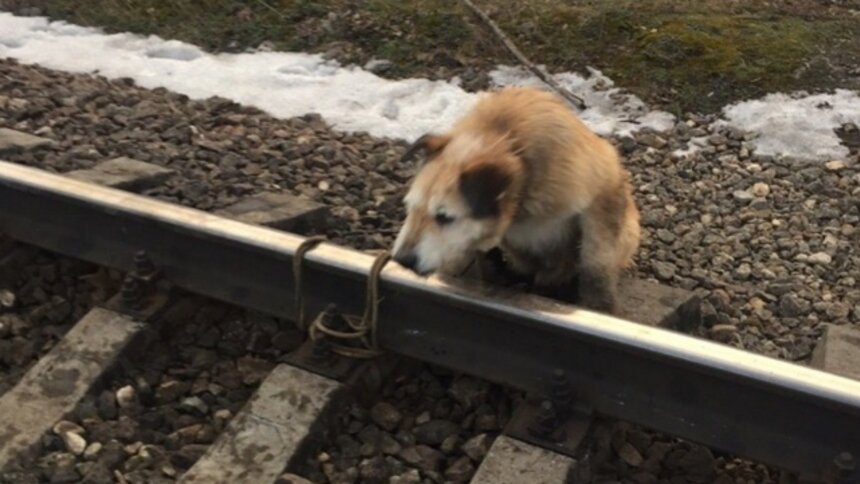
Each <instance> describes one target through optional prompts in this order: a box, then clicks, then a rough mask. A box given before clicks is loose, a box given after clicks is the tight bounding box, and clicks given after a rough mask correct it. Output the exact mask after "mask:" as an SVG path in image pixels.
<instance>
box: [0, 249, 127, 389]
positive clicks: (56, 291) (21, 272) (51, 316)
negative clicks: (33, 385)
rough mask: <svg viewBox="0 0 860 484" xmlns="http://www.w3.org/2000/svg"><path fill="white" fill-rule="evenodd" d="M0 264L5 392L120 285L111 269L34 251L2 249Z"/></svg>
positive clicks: (0, 375) (0, 383)
mask: <svg viewBox="0 0 860 484" xmlns="http://www.w3.org/2000/svg"><path fill="white" fill-rule="evenodd" d="M2 246H3V242H2V240H0V247H2ZM0 260H2V261H3V264H2V266H3V267H2V268H0V394H3V393H4V392H6V390H8V389H10V388H12V387H13V386H14V385H15V384H16V383H17V382H18V380H19V379H20V378H21V376H23V374H24V373H25V372H26V371H27V370H28V369H29V368H30V367H31V366H32V365H33V364H34V363H35V362H36V361H38V359H39V358H40V357H41V356H42V355H44V354H46V353H47V352H48V351H50V349H51V348H53V346H54V345H55V344H56V343H57V341H59V339H60V338H62V337H63V335H64V334H65V333H66V332H67V331H68V330H69V328H71V327H72V325H74V324H75V323H76V322H77V321H78V320H79V319H81V318H82V317H83V316H84V314H86V312H87V311H88V310H89V309H90V308H91V307H93V306H94V305H95V304H98V303H100V302H103V301H105V300H106V298H107V297H110V296H112V295H113V293H114V291H115V290H116V289H117V288H118V287H119V286H118V284H119V281H118V279H117V277H118V275H117V274H115V273H112V271H107V270H104V269H100V268H97V267H95V266H92V265H90V264H86V263H83V262H79V261H74V260H71V259H65V258H60V257H57V256H54V255H52V254H49V253H47V252H44V251H40V250H37V249H35V248H32V247H23V246H11V245H10V247H9V248H8V251H3V250H2V249H0Z"/></svg>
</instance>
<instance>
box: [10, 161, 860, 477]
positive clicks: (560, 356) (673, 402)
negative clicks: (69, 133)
mask: <svg viewBox="0 0 860 484" xmlns="http://www.w3.org/2000/svg"><path fill="white" fill-rule="evenodd" d="M0 232H2V233H5V234H7V235H9V236H10V237H12V238H14V239H18V240H21V241H23V242H27V243H31V244H34V245H37V246H41V247H44V248H46V249H49V250H52V251H56V252H59V253H62V254H66V255H69V256H73V257H78V258H81V259H85V260H89V261H92V262H94V263H97V264H101V265H106V266H110V267H115V268H118V269H124V270H130V269H132V268H133V254H134V253H135V252H136V251H138V250H145V251H146V252H147V253H148V254H149V255H150V257H151V259H152V260H153V261H154V262H155V264H156V265H157V266H158V268H159V269H160V270H161V271H162V273H163V274H164V275H165V277H166V278H168V279H169V280H170V281H171V282H172V283H174V284H176V285H177V286H180V287H184V288H186V289H188V290H191V291H193V292H197V293H200V294H204V295H207V296H211V297H214V298H217V299H220V300H223V301H227V302H230V303H233V304H237V305H240V306H243V307H246V308H249V309H254V310H259V311H262V312H265V313H269V314H272V315H275V316H279V317H284V318H290V317H291V316H293V314H294V311H293V310H294V308H293V307H292V303H293V297H292V295H293V290H294V288H293V282H292V277H291V265H290V264H291V258H292V255H293V254H294V253H295V250H296V248H297V247H298V245H299V244H300V243H301V242H302V241H303V240H304V239H303V238H301V237H298V236H295V235H292V234H288V233H284V232H280V231H276V230H271V229H267V228H263V227H258V226H250V225H246V224H242V223H239V222H236V221H232V220H229V219H225V218H221V217H217V216H214V215H211V214H207V213H205V212H201V211H198V210H194V209H190V208H185V207H179V206H176V205H172V204H169V203H165V202H161V201H158V200H154V199H150V198H146V197H142V196H137V195H134V194H131V193H126V192H122V191H118V190H113V189H109V188H104V187H99V186H94V185H89V184H85V183H81V182H77V181H74V180H71V179H67V178H64V177H62V176H59V175H55V174H50V173H47V172H44V171H40V170H36V169H33V168H27V167H24V166H20V165H15V164H11V163H6V162H0ZM373 260H374V258H373V257H371V256H370V255H367V254H363V253H360V252H357V251H354V250H350V249H345V248H342V247H338V246H335V245H332V244H322V245H321V246H319V247H318V248H317V249H315V250H313V251H312V252H310V253H309V254H308V255H307V256H306V266H305V274H306V282H305V288H306V301H307V307H308V310H309V314H311V313H313V312H314V311H318V310H321V309H322V308H324V307H325V305H327V304H328V303H335V304H337V305H338V306H339V307H341V308H342V309H344V310H346V311H354V312H356V313H359V312H360V311H361V309H362V308H361V305H362V304H363V300H364V291H365V279H366V277H367V274H368V272H369V270H370V267H371V264H372V263H373ZM380 291H381V294H382V297H383V301H382V303H381V305H380V313H379V342H380V344H381V345H382V346H383V347H384V348H385V349H387V350H389V351H392V352H395V353H398V354H402V355H406V356H409V357H412V358H416V359H418V360H422V361H426V362H429V363H434V364H438V365H442V366H445V367H448V368H451V369H454V370H458V371H463V372H465V373H469V374H472V375H475V376H478V377H481V378H486V379H488V380H491V381H495V382H498V383H503V384H507V385H510V386H513V387H515V388H519V389H522V390H526V391H536V392H541V391H544V390H545V389H546V386H547V385H548V382H550V381H551V379H552V372H553V370H555V369H559V368H560V369H563V370H564V371H566V372H567V374H568V375H570V376H571V378H572V381H573V384H574V386H575V388H576V392H577V398H578V399H579V400H580V401H582V402H584V403H586V404H588V405H589V406H591V407H592V408H593V409H594V410H595V411H597V412H599V413H601V414H604V415H607V416H610V417H615V418H619V419H623V420H628V421H631V422H635V423H638V424H641V425H643V426H645V427H648V428H651V429H654V430H657V431H662V432H665V433H668V434H671V435H675V436H678V437H682V438H686V439H689V440H692V441H695V442H699V443H702V444H705V445H708V446H710V447H712V448H715V449H718V450H722V451H727V452H731V453H734V454H736V455H740V456H744V457H748V458H751V459H753V460H757V461H760V462H763V463H766V464H770V465H774V466H777V467H781V468H784V469H788V470H793V471H798V472H801V473H811V474H814V475H820V473H821V472H824V471H825V469H827V468H828V466H829V465H830V464H831V463H832V462H833V459H834V457H835V456H836V455H837V454H839V453H841V452H850V453H852V454H853V455H854V456H860V382H856V381H853V380H849V379H846V378H841V377H838V376H835V375H831V374H827V373H824V372H820V371H816V370H813V369H810V368H807V367H803V366H800V365H796V364H791V363H787V362H783V361H779V360H776V359H772V358H768V357H764V356H759V355H755V354H752V353H748V352H744V351H740V350H737V349H733V348H730V347H727V346H723V345H718V344H715V343H711V342H708V341H705V340H702V339H697V338H692V337H688V336H685V335H682V334H679V333H674V332H670V331H666V330H661V329H657V328H653V327H648V326H645V325H640V324H636V323H633V322H629V321H624V320H621V319H617V318H612V317H609V316H606V315H601V314H598V313H594V312H589V311H585V310H581V309H577V308H573V307H571V306H565V305H561V304H556V303H554V302H550V301H548V300H545V299H540V298H535V297H530V296H525V295H519V294H513V293H510V292H506V291H501V290H497V289H496V290H494V289H488V288H476V287H466V286H464V285H462V284H460V283H458V284H456V285H455V284H452V283H450V282H445V281H442V280H439V279H437V278H429V279H428V278H420V277H418V276H415V275H414V274H413V273H411V272H409V271H407V270H405V269H403V268H401V267H399V266H397V265H395V264H389V266H388V267H386V268H385V270H384V271H383V273H382V280H381V284H380Z"/></svg>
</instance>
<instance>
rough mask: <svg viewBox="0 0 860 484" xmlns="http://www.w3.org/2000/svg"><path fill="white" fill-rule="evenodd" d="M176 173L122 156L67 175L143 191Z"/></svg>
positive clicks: (109, 185) (134, 190)
mask: <svg viewBox="0 0 860 484" xmlns="http://www.w3.org/2000/svg"><path fill="white" fill-rule="evenodd" d="M175 174H176V172H175V171H174V170H171V169H168V168H164V167H161V166H158V165H154V164H152V163H145V162H143V161H138V160H135V159H132V158H127V157H125V156H122V157H119V158H114V159H111V160H108V161H104V162H102V163H99V164H97V165H95V166H94V167H92V168H89V169H86V170H74V171H70V172H67V173H66V174H65V175H66V176H68V177H69V178H74V179H75V180H79V181H82V182H87V183H95V184H98V185H103V186H107V187H111V188H117V189H120V190H127V191H130V192H142V191H144V190H147V189H149V188H154V187H157V186H159V185H162V184H164V182H166V181H167V180H169V179H170V178H171V177H172V176H174V175H175Z"/></svg>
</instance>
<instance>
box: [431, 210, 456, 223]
mask: <svg viewBox="0 0 860 484" xmlns="http://www.w3.org/2000/svg"><path fill="white" fill-rule="evenodd" d="M435 219H436V223H437V224H439V225H448V224H449V223H451V222H453V221H454V217H452V216H450V215H448V214H447V213H437V214H436V217H435Z"/></svg>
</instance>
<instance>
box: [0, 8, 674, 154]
mask: <svg viewBox="0 0 860 484" xmlns="http://www.w3.org/2000/svg"><path fill="white" fill-rule="evenodd" d="M0 32H2V34H0V56H3V57H12V58H16V59H18V60H19V61H20V62H24V63H29V64H40V65H42V66H45V67H48V68H52V69H58V70H64V71H70V72H84V73H90V72H97V73H99V74H100V75H103V76H105V77H108V78H120V77H128V78H132V79H134V80H135V81H136V82H137V83H138V84H139V85H141V86H143V87H147V88H155V87H164V88H167V89H169V90H172V91H175V92H178V93H182V94H185V95H187V96H189V97H191V98H195V99H202V98H207V97H210V96H216V95H217V96H221V97H224V98H227V99H231V100H233V101H235V102H238V103H241V104H245V105H249V106H255V107H257V108H260V109H263V110H264V111H266V112H268V113H269V114H271V115H273V116H277V117H293V116H300V115H303V114H307V113H311V112H315V113H319V114H320V115H321V116H322V117H323V118H325V119H326V120H327V121H328V122H329V123H331V124H332V125H333V126H334V127H336V128H337V129H340V130H344V131H366V132H369V133H370V134H372V135H374V136H383V137H390V138H403V139H406V140H408V141H412V140H414V139H415V138H417V137H418V136H420V135H422V134H424V133H426V132H429V131H439V130H443V129H446V128H447V127H449V126H450V125H451V124H453V122H454V121H456V120H457V118H459V117H460V116H461V115H462V114H463V112H464V111H466V110H467V109H468V108H469V107H470V106H471V105H472V104H473V103H474V102H475V100H476V98H477V95H476V94H473V93H468V92H466V91H464V90H463V89H461V88H460V87H459V86H458V85H457V82H456V80H454V81H452V82H445V81H430V80H427V79H403V80H396V81H393V80H388V79H383V78H381V77H378V76H376V75H374V74H373V73H370V72H368V71H367V70H365V69H361V68H358V67H343V66H340V65H339V64H337V63H334V62H330V61H326V60H325V59H323V58H322V57H321V56H319V55H309V54H303V53H286V52H254V53H243V54H217V55H210V54H207V53H205V52H203V51H201V50H200V49H198V48H197V47H195V46H193V45H190V44H186V43H183V42H179V41H175V40H163V39H161V38H158V37H155V36H149V37H141V36H138V35H132V34H112V35H108V34H105V33H103V32H102V31H101V30H98V29H93V28H87V27H80V26H77V25H72V24H69V23H66V22H49V21H48V20H47V19H45V18H42V17H17V16H14V15H12V14H9V13H0ZM378 67H379V66H378V65H371V66H366V68H378ZM491 76H492V79H493V80H494V82H495V84H496V85H499V86H505V85H512V84H519V85H523V84H530V85H537V84H538V81H537V79H535V78H534V77H532V76H531V75H530V74H529V73H527V72H525V71H523V70H522V69H518V68H511V67H500V68H498V69H497V70H496V71H494V72H493V73H492V74H491ZM556 79H558V81H559V82H560V83H562V84H563V85H565V86H566V87H567V88H568V89H570V90H571V91H572V92H574V93H576V94H578V95H579V96H582V97H583V98H584V99H585V100H586V103H587V104H588V105H589V108H588V109H587V110H586V111H585V112H583V113H582V114H581V116H582V118H583V120H584V121H585V122H586V123H587V124H588V125H589V126H590V127H591V128H592V129H594V130H595V131H597V132H598V133H601V134H610V133H613V132H614V133H619V134H628V133H631V132H633V131H636V130H638V129H640V128H642V127H645V126H648V127H652V128H654V129H658V130H659V129H668V128H670V127H671V126H672V123H673V122H674V118H673V117H672V115H670V114H669V113H664V112H655V111H649V110H648V108H647V106H645V104H644V103H643V102H642V101H641V100H640V99H638V98H637V97H635V96H632V95H628V94H624V93H622V92H621V91H620V90H619V89H617V88H615V87H613V83H612V81H611V80H609V79H608V78H606V77H605V76H603V75H602V74H601V73H600V72H598V71H592V72H591V75H590V76H588V77H587V78H586V77H583V76H580V75H577V74H559V75H557V76H556Z"/></svg>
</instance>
